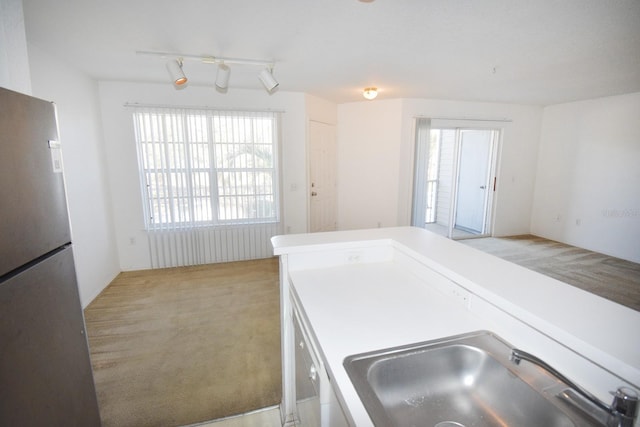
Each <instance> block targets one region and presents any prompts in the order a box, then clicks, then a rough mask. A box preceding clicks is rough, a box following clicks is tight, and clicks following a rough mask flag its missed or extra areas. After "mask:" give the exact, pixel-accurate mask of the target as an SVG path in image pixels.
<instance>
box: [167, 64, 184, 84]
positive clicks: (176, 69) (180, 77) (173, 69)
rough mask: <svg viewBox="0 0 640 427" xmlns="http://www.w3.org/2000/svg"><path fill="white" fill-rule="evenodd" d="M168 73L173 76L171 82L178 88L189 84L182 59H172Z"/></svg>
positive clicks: (168, 65) (168, 66)
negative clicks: (183, 69)
mask: <svg viewBox="0 0 640 427" xmlns="http://www.w3.org/2000/svg"><path fill="white" fill-rule="evenodd" d="M167 71H169V75H170V76H171V81H172V82H173V84H174V85H176V86H182V85H184V84H185V83H187V76H185V75H184V71H182V59H172V60H170V61H168V62H167Z"/></svg>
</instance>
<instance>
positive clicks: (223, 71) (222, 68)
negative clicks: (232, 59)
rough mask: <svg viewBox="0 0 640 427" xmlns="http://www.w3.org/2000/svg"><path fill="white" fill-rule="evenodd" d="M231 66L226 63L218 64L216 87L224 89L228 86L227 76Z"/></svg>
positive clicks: (229, 73)
mask: <svg viewBox="0 0 640 427" xmlns="http://www.w3.org/2000/svg"><path fill="white" fill-rule="evenodd" d="M230 75H231V68H229V66H228V65H226V64H220V65H218V74H217V75H216V89H219V90H221V91H225V90H226V89H227V88H228V87H229V76H230Z"/></svg>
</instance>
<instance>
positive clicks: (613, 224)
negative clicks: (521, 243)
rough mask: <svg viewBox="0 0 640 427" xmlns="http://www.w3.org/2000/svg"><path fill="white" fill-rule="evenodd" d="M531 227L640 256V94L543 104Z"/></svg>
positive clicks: (607, 250)
mask: <svg viewBox="0 0 640 427" xmlns="http://www.w3.org/2000/svg"><path fill="white" fill-rule="evenodd" d="M538 159H539V160H538V168H537V169H538V173H537V180H536V188H535V198H534V205H533V211H532V219H531V231H532V233H534V234H536V235H539V236H543V237H546V238H549V239H552V240H557V241H561V242H564V243H568V244H571V245H575V246H579V247H582V248H586V249H590V250H594V251H597V252H601V253H605V254H608V255H612V256H616V257H619V258H624V259H627V260H630V261H634V262H640V93H634V94H627V95H621V96H614V97H607V98H600V99H593V100H588V101H581V102H573V103H568V104H561V105H554V106H549V107H546V108H545V109H544V114H543V122H542V136H541V141H540V152H539V156H538Z"/></svg>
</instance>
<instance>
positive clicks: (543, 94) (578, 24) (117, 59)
mask: <svg viewBox="0 0 640 427" xmlns="http://www.w3.org/2000/svg"><path fill="white" fill-rule="evenodd" d="M23 8H24V14H25V25H26V31H27V40H28V42H29V44H32V45H34V46H36V47H38V48H39V49H41V50H44V51H46V52H48V53H50V54H53V55H55V56H57V57H59V58H60V59H61V60H63V61H65V62H68V63H70V64H72V65H73V66H75V67H77V68H79V69H81V70H83V71H85V72H86V73H88V74H89V75H90V76H92V77H94V78H96V79H98V80H126V81H141V82H167V81H168V75H167V72H166V69H165V66H164V61H165V60H164V59H161V58H158V57H149V56H140V55H136V53H135V52H136V51H138V50H146V51H168V52H180V53H184V54H194V55H215V56H226V57H241V58H252V59H264V60H273V61H275V62H276V67H275V70H274V75H275V77H276V78H277V79H278V81H279V82H280V87H279V89H278V90H282V91H299V92H306V93H309V94H312V95H316V96H318V97H321V98H325V99H328V100H331V101H334V102H338V103H342V102H350V101H360V100H362V99H363V98H362V96H361V91H362V88H364V87H365V86H377V87H378V88H379V91H380V94H379V98H381V99H385V98H387V99H389V98H438V99H452V100H471V101H492V102H510V103H522V104H535V105H549V104H556V103H561V102H567V101H574V100H579V99H588V98H596V97H600V96H608V95H616V94H622V93H629V92H638V91H640V0H375V1H373V2H361V1H358V0H182V1H180V0H178V1H176V0H171V1H169V0H58V1H51V0H23ZM184 70H185V72H186V74H187V76H188V77H189V78H190V83H189V84H191V85H209V86H212V87H213V82H214V80H215V71H216V69H215V66H213V65H208V64H201V63H199V62H196V61H193V62H192V61H187V62H185V66H184ZM231 70H232V72H231V80H230V83H229V85H230V88H229V91H232V90H233V89H234V88H260V87H261V85H260V83H259V81H258V80H257V78H256V74H257V72H258V71H259V69H257V68H255V67H251V66H232V68H231ZM187 90H188V89H187ZM212 90H213V89H212Z"/></svg>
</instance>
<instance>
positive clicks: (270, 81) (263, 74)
mask: <svg viewBox="0 0 640 427" xmlns="http://www.w3.org/2000/svg"><path fill="white" fill-rule="evenodd" d="M258 78H259V79H260V81H261V82H262V84H263V85H264V88H265V89H266V90H267V92H269V93H271V92H272V91H273V90H274V89H275V88H277V87H278V85H279V84H280V83H278V82H277V81H276V79H275V78H273V74H272V72H271V69H269V68H265V69H263V70H262V71H260V74H258Z"/></svg>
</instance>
